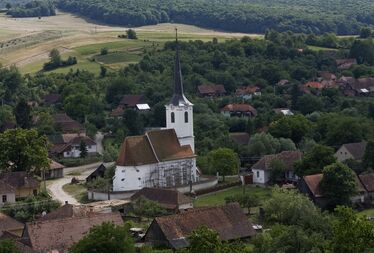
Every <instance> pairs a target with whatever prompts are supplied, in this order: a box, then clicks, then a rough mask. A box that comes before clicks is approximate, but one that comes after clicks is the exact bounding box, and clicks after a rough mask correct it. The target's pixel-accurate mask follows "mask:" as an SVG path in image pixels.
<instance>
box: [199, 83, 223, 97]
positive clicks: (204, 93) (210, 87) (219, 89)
mask: <svg viewBox="0 0 374 253" xmlns="http://www.w3.org/2000/svg"><path fill="white" fill-rule="evenodd" d="M197 91H198V93H199V95H200V96H201V97H220V96H224V95H226V89H225V87H224V86H223V85H222V84H203V85H199V86H198V87H197Z"/></svg>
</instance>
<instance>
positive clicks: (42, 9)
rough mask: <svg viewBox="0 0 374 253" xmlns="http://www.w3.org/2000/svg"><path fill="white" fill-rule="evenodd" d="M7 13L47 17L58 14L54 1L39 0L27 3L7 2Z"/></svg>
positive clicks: (13, 15)
mask: <svg viewBox="0 0 374 253" xmlns="http://www.w3.org/2000/svg"><path fill="white" fill-rule="evenodd" d="M6 7H7V9H8V11H7V15H11V16H12V17H15V18H22V17H45V16H54V15H56V10H55V5H54V3H53V2H52V1H48V0H37V1H31V2H27V3H25V4H20V3H17V4H13V5H12V4H11V3H8V4H7V6H6Z"/></svg>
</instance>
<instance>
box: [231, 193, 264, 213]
mask: <svg viewBox="0 0 374 253" xmlns="http://www.w3.org/2000/svg"><path fill="white" fill-rule="evenodd" d="M225 202H226V203H232V202H238V203H239V204H240V206H241V207H242V208H247V209H248V211H249V212H250V208H251V207H255V206H258V205H259V204H260V201H259V197H258V196H257V195H254V194H249V193H243V194H240V193H239V194H236V195H233V196H228V197H226V198H225Z"/></svg>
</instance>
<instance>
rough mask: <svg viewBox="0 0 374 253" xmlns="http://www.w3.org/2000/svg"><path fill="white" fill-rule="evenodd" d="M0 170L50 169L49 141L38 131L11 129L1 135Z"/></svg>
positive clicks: (34, 170)
mask: <svg viewBox="0 0 374 253" xmlns="http://www.w3.org/2000/svg"><path fill="white" fill-rule="evenodd" d="M0 150H1V152H0V168H1V169H3V170H7V171H28V172H30V171H33V172H36V173H38V172H39V171H40V170H42V169H44V168H49V163H50V161H49V159H48V150H47V140H46V138H45V137H44V136H39V135H38V133H37V131H36V130H34V129H33V130H27V129H22V128H17V129H10V130H7V131H5V132H4V133H2V134H0Z"/></svg>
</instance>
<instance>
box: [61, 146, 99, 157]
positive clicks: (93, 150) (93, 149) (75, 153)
mask: <svg viewBox="0 0 374 253" xmlns="http://www.w3.org/2000/svg"><path fill="white" fill-rule="evenodd" d="M87 153H88V154H96V153H97V145H91V146H89V145H87ZM80 154H81V152H80V150H79V146H72V148H71V151H66V152H64V154H63V155H64V157H65V158H68V157H70V158H78V157H80Z"/></svg>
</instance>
